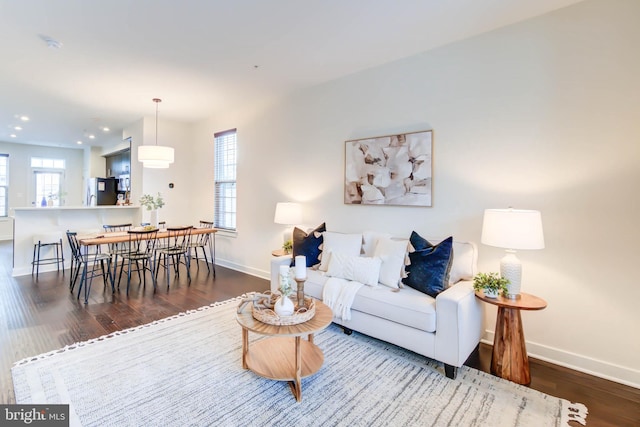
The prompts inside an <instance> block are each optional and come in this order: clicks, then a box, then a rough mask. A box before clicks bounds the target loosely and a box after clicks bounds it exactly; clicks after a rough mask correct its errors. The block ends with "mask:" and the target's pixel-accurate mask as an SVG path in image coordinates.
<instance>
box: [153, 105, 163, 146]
mask: <svg viewBox="0 0 640 427" xmlns="http://www.w3.org/2000/svg"><path fill="white" fill-rule="evenodd" d="M153 102H155V103H156V147H157V146H158V104H159V103H160V102H162V99H160V98H153Z"/></svg>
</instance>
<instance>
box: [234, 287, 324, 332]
mask: <svg viewBox="0 0 640 427" xmlns="http://www.w3.org/2000/svg"><path fill="white" fill-rule="evenodd" d="M279 297H280V295H279V294H272V293H271V291H266V292H264V293H262V294H257V293H256V294H253V295H249V300H250V301H252V302H253V304H252V306H251V314H252V315H253V318H254V319H256V320H257V321H259V322H263V323H267V324H269V325H276V326H288V325H297V324H299V323H304V322H307V321H309V320H311V319H312V318H313V316H315V314H316V305H315V303H314V301H313V298H310V297H307V296H305V297H304V305H303V306H302V307H300V306H299V305H298V303H297V301H296V300H294V312H293V314H292V315H291V316H279V315H278V314H276V312H275V311H273V306H274V304H275V302H276V300H277V299H278V298H279ZM246 302H247V300H246V299H245V300H244V302H243V303H241V306H240V307H239V308H238V311H241V310H242V307H243V306H244V304H246Z"/></svg>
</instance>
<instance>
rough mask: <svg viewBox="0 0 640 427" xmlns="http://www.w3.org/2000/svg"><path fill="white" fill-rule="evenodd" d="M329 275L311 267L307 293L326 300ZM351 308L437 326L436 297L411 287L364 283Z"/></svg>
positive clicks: (427, 329)
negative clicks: (323, 292)
mask: <svg viewBox="0 0 640 427" xmlns="http://www.w3.org/2000/svg"><path fill="white" fill-rule="evenodd" d="M327 279H328V276H327V275H326V274H325V273H323V272H322V271H313V270H309V271H308V276H307V281H306V282H305V285H304V293H305V295H309V296H312V297H314V298H316V299H319V300H322V288H323V287H324V283H325V282H326V281H327ZM351 309H352V310H357V311H361V312H363V313H367V314H370V315H372V316H377V317H380V318H383V319H388V320H390V321H393V322H396V323H399V324H402V325H407V326H411V327H413V328H416V329H420V330H422V331H425V332H435V330H436V300H435V298H433V297H430V296H429V295H427V294H424V293H422V292H420V291H417V290H415V289H412V288H408V287H407V288H403V289H390V288H388V287H386V286H378V287H375V288H374V287H370V286H363V287H361V288H360V290H358V293H357V294H356V297H355V299H354V301H353V305H352V306H351Z"/></svg>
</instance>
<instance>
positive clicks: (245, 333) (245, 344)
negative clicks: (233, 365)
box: [242, 328, 249, 369]
mask: <svg viewBox="0 0 640 427" xmlns="http://www.w3.org/2000/svg"><path fill="white" fill-rule="evenodd" d="M248 352H249V331H248V330H246V329H245V328H242V368H243V369H249V367H248V366H247V353H248Z"/></svg>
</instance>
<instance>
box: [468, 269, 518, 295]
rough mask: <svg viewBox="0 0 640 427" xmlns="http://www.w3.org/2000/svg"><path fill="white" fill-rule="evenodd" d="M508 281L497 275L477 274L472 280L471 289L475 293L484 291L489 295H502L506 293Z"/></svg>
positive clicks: (492, 273)
mask: <svg viewBox="0 0 640 427" xmlns="http://www.w3.org/2000/svg"><path fill="white" fill-rule="evenodd" d="M508 284H509V279H506V278H504V277H500V276H499V275H498V273H495V272H491V273H478V274H476V276H475V277H474V278H473V289H474V290H476V291H479V290H484V291H485V292H487V291H488V292H489V293H496V294H498V295H504V294H506V293H507V285H508Z"/></svg>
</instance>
